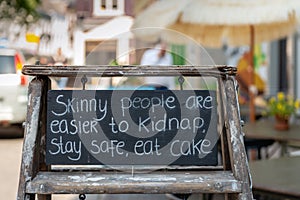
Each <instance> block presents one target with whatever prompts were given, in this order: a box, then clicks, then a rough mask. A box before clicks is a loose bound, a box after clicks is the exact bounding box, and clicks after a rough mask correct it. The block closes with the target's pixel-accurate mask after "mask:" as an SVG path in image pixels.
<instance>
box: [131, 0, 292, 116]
mask: <svg viewBox="0 0 300 200" xmlns="http://www.w3.org/2000/svg"><path fill="white" fill-rule="evenodd" d="M293 3H295V2H294V1H285V0H185V1H182V0H162V1H157V2H155V3H154V4H152V5H151V6H149V7H148V8H147V9H146V10H145V11H144V12H142V13H140V14H139V15H138V16H137V17H136V19H135V21H134V24H133V26H132V32H133V33H134V34H135V36H136V37H137V38H140V39H144V40H148V41H151V40H152V41H154V40H155V39H157V38H159V37H161V38H163V39H164V40H166V41H168V42H173V43H181V42H184V41H179V40H178V37H176V34H170V31H166V30H173V31H178V32H180V33H182V34H185V35H187V36H190V37H192V38H193V39H195V40H196V41H198V42H199V43H200V44H202V45H203V46H207V47H221V46H222V45H223V44H224V42H226V43H227V44H228V45H231V46H239V45H249V46H250V53H251V58H252V59H251V62H250V66H249V69H248V71H249V80H250V83H251V85H254V75H253V74H254V73H253V72H254V69H253V51H254V44H255V43H260V42H263V41H270V40H275V39H280V38H283V37H286V36H287V35H290V34H291V33H293V32H294V30H295V28H296V21H297V20H296V17H295V11H294V7H293ZM171 33H173V32H171ZM251 88H252V89H251ZM253 88H254V87H252V86H250V89H249V96H250V120H251V121H255V106H254V97H255V92H254V89H253Z"/></svg>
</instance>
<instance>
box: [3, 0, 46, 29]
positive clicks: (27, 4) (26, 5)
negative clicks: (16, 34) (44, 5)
mask: <svg viewBox="0 0 300 200" xmlns="http://www.w3.org/2000/svg"><path fill="white" fill-rule="evenodd" d="M40 3H41V0H0V20H2V19H7V20H11V21H13V22H14V23H20V24H30V23H32V22H34V21H36V20H37V19H38V17H39V14H38V12H37V10H36V9H37V7H38V6H39V5H40Z"/></svg>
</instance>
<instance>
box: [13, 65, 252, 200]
mask: <svg viewBox="0 0 300 200" xmlns="http://www.w3.org/2000/svg"><path fill="white" fill-rule="evenodd" d="M23 73H24V74H25V75H31V76H35V78H34V79H33V80H32V81H31V83H30V85H29V95H28V96H29V104H28V111H27V119H26V123H25V125H26V126H25V138H24V146H23V154H22V165H21V172H20V183H19V190H18V198H17V199H18V200H25V199H26V200H28V199H35V198H36V195H37V197H38V199H39V200H40V199H51V194H68V193H70V194H81V193H94V194H100V193H174V192H175V191H176V193H183V194H190V193H223V194H225V197H226V199H239V200H242V199H249V200H250V199H253V196H252V189H251V177H250V172H249V167H248V163H247V156H246V152H245V148H244V143H243V135H242V132H241V124H240V116H239V106H238V102H237V82H236V80H235V74H236V68H234V67H227V66H41V65H27V66H24V68H23ZM179 75H180V76H199V77H200V76H207V77H215V78H217V80H218V89H217V92H218V95H217V96H218V102H219V104H220V106H218V112H219V113H218V114H219V115H220V116H222V117H220V118H219V125H218V132H219V134H220V136H221V137H220V142H221V153H222V166H220V167H193V166H191V167H187V168H180V167H167V168H164V169H161V170H156V171H153V172H149V169H151V168H148V170H147V167H146V168H144V169H146V170H145V171H144V170H140V171H139V173H132V172H130V171H129V172H126V171H125V172H116V171H114V170H111V169H106V168H105V167H104V168H102V169H100V170H99V168H98V169H96V170H95V169H92V168H89V167H87V169H88V171H87V170H85V169H86V168H81V169H80V168H74V170H67V169H64V167H62V168H56V169H55V167H53V166H46V165H45V130H46V125H45V124H46V116H45V109H46V107H47V104H46V97H47V92H48V90H49V89H50V80H49V77H52V76H54V77H55V76H58V77H76V76H79V77H82V76H93V77H99V76H101V77H116V76H179ZM125 168H126V166H125Z"/></svg>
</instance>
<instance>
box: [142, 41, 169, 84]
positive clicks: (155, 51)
mask: <svg viewBox="0 0 300 200" xmlns="http://www.w3.org/2000/svg"><path fill="white" fill-rule="evenodd" d="M166 48H167V44H166V43H164V42H161V41H158V42H157V43H156V44H155V46H154V48H152V49H148V50H146V51H145V52H144V54H143V56H142V59H141V65H173V57H172V55H171V54H170V53H169V52H167V50H166ZM145 83H146V84H147V85H150V86H154V87H155V88H157V89H175V80H174V77H149V76H147V77H146V78H145Z"/></svg>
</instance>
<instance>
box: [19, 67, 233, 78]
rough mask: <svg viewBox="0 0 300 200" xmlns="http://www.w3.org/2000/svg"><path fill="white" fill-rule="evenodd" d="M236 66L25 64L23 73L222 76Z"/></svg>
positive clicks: (231, 73)
mask: <svg viewBox="0 0 300 200" xmlns="http://www.w3.org/2000/svg"><path fill="white" fill-rule="evenodd" d="M236 71H237V69H236V67H230V66H224V65H222V66H221V65H217V66H192V65H171V66H146V65H122V66H109V65H81V66H79V65H63V66H48V65H24V67H23V70H22V73H23V74H25V75H31V76H54V77H55V76H57V77H76V76H78V75H86V76H91V77H98V76H102V77H118V76H119V77H120V76H180V75H182V76H212V77H220V76H227V75H233V76H234V75H235V74H236Z"/></svg>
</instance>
